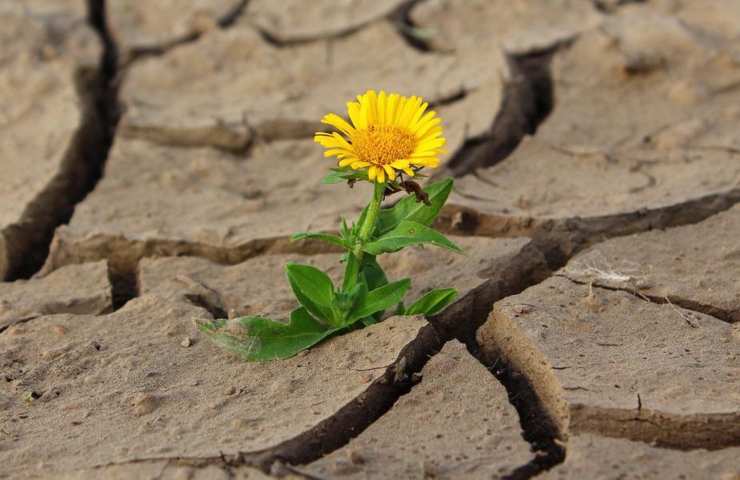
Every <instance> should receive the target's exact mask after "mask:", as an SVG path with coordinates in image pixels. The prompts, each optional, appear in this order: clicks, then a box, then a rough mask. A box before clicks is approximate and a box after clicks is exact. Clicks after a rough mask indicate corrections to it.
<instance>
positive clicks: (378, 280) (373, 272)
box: [360, 255, 388, 290]
mask: <svg viewBox="0 0 740 480" xmlns="http://www.w3.org/2000/svg"><path fill="white" fill-rule="evenodd" d="M360 274H361V275H362V276H363V277H364V279H365V283H366V284H367V288H368V290H375V289H376V288H378V287H382V286H383V285H386V284H387V283H388V278H387V277H386V276H385V272H384V271H383V267H381V266H380V264H379V263H378V260H377V259H376V258H375V256H374V255H363V257H362V266H361V267H360Z"/></svg>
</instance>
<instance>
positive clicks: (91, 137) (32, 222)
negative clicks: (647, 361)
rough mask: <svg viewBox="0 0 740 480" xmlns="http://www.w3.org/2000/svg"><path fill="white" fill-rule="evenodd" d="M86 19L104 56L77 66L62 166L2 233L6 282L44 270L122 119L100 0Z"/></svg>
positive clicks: (111, 48) (100, 170)
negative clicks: (75, 105)
mask: <svg viewBox="0 0 740 480" xmlns="http://www.w3.org/2000/svg"><path fill="white" fill-rule="evenodd" d="M87 21H88V23H89V25H90V26H91V27H92V28H93V29H94V31H95V32H96V33H97V35H98V38H99V40H100V42H101V44H102V46H103V49H102V55H101V58H100V60H99V64H98V66H97V67H91V66H86V65H80V66H78V67H77V70H76V72H75V78H74V82H75V88H76V93H77V96H78V101H79V106H80V109H81V122H80V125H79V127H78V128H77V131H76V132H75V134H74V136H73V138H72V140H71V142H70V144H69V145H68V146H67V149H66V152H65V154H64V158H63V160H62V165H61V168H60V169H59V171H58V173H57V175H56V176H55V177H54V178H53V179H52V181H51V182H50V183H49V184H48V185H47V186H46V188H45V189H44V190H43V191H42V192H41V193H40V194H39V196H38V197H37V198H36V200H35V201H33V202H31V203H30V204H29V205H28V207H27V208H26V210H25V211H24V212H23V216H22V220H21V222H19V223H17V224H14V225H11V226H10V227H9V228H7V229H6V231H3V232H2V236H1V237H2V238H0V241H2V242H4V243H5V244H6V245H5V247H6V249H7V251H8V255H7V259H0V271H4V272H5V280H8V281H13V280H18V279H25V278H30V277H31V276H32V275H34V274H35V273H36V272H37V271H38V270H39V269H40V268H41V267H42V265H43V264H44V261H45V260H46V257H47V255H48V253H49V245H50V243H51V241H52V238H53V236H54V230H55V229H56V227H58V226H59V225H62V224H65V223H67V222H69V220H70V218H72V214H73V213H74V209H75V206H76V205H77V204H78V203H79V202H81V201H82V200H84V198H85V197H86V196H87V194H88V193H89V192H91V191H92V190H93V189H94V188H95V185H96V184H97V182H98V180H100V178H101V177H102V175H103V170H104V168H105V161H106V158H107V155H108V151H109V149H110V146H111V144H112V142H113V137H114V135H115V130H116V125H117V124H118V120H119V118H120V108H119V104H118V84H117V78H116V77H117V67H116V64H117V61H118V60H117V58H118V49H117V47H116V44H115V43H114V42H113V40H112V37H111V35H110V32H109V30H108V28H107V25H106V23H105V3H104V2H103V1H101V0H89V1H88V18H87ZM4 262H7V264H6V265H3V263H4Z"/></svg>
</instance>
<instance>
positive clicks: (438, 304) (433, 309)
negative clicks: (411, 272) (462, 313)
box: [405, 288, 457, 315]
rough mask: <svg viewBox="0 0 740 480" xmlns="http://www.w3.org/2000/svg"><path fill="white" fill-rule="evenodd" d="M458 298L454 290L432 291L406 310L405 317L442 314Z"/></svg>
mask: <svg viewBox="0 0 740 480" xmlns="http://www.w3.org/2000/svg"><path fill="white" fill-rule="evenodd" d="M455 298H457V290H455V289H454V288H441V289H437V290H432V291H431V292H429V293H427V294H426V295H424V296H423V297H421V298H420V299H418V300H417V301H415V302H414V303H413V305H411V306H410V307H409V308H407V309H406V312H405V315H434V314H437V313H439V312H441V311H442V310H443V309H444V308H445V307H446V306H447V305H449V304H450V303H452V302H453V301H454V300H455Z"/></svg>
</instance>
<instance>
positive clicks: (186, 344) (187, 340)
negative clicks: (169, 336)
mask: <svg viewBox="0 0 740 480" xmlns="http://www.w3.org/2000/svg"><path fill="white" fill-rule="evenodd" d="M192 344H193V341H192V340H190V337H185V338H184V339H183V341H182V342H180V345H182V346H183V347H185V348H187V347H189V346H190V345H192Z"/></svg>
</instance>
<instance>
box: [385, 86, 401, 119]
mask: <svg viewBox="0 0 740 480" xmlns="http://www.w3.org/2000/svg"><path fill="white" fill-rule="evenodd" d="M399 98H400V95H398V94H397V93H391V94H390V96H389V97H388V102H387V104H386V109H387V110H386V117H385V123H386V124H388V125H395V124H396V117H397V114H398V100H399Z"/></svg>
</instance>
